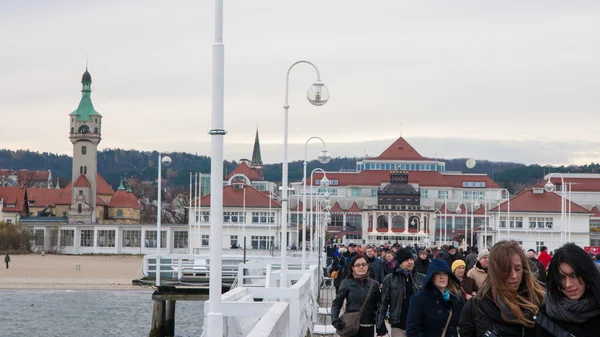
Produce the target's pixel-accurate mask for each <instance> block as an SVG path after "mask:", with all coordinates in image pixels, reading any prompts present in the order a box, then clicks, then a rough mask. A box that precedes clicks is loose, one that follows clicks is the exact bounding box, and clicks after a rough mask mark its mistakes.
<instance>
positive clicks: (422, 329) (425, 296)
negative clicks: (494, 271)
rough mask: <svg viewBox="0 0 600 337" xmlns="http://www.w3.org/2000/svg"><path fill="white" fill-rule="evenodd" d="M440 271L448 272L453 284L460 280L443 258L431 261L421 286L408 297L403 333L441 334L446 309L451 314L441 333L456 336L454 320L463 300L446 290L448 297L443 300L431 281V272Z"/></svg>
mask: <svg viewBox="0 0 600 337" xmlns="http://www.w3.org/2000/svg"><path fill="white" fill-rule="evenodd" d="M440 272H445V273H446V274H448V278H449V279H452V280H453V281H454V282H455V284H456V285H459V284H460V281H459V280H458V278H457V277H456V276H455V275H454V274H453V273H452V271H451V270H450V268H449V267H448V264H447V263H446V262H444V261H443V260H434V261H432V262H431V265H430V266H429V269H428V271H427V275H426V276H425V280H424V282H425V286H424V287H423V290H422V291H420V292H419V293H417V294H414V295H413V296H412V297H411V298H410V307H409V309H408V317H407V319H406V321H407V326H406V335H407V336H411V337H439V336H441V334H442V332H443V331H444V327H445V326H446V322H447V321H448V316H449V315H450V312H452V317H450V323H449V324H448V328H447V330H446V335H445V337H457V336H458V332H457V326H458V321H459V319H460V313H461V311H462V309H463V307H464V305H465V302H464V299H463V297H462V296H461V295H460V294H459V296H457V295H455V294H452V293H451V294H450V300H449V301H445V300H444V297H443V295H442V293H441V292H440V291H439V289H437V288H436V286H435V285H434V284H433V276H434V275H435V274H437V273H440Z"/></svg>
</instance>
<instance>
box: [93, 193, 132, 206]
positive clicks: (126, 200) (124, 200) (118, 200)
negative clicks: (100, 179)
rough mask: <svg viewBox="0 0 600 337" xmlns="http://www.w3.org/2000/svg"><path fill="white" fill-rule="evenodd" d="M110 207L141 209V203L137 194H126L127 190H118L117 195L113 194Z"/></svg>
mask: <svg viewBox="0 0 600 337" xmlns="http://www.w3.org/2000/svg"><path fill="white" fill-rule="evenodd" d="M96 203H97V202H96ZM108 207H115V208H116V207H122V208H134V209H140V202H139V201H138V200H137V198H136V197H135V194H133V193H131V192H126V191H125V190H118V191H117V193H115V194H113V196H112V198H110V203H109V204H108Z"/></svg>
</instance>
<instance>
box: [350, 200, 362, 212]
mask: <svg viewBox="0 0 600 337" xmlns="http://www.w3.org/2000/svg"><path fill="white" fill-rule="evenodd" d="M360 212H362V210H361V209H360V207H358V204H357V203H356V201H355V202H354V203H353V204H352V206H350V208H349V209H348V213H360Z"/></svg>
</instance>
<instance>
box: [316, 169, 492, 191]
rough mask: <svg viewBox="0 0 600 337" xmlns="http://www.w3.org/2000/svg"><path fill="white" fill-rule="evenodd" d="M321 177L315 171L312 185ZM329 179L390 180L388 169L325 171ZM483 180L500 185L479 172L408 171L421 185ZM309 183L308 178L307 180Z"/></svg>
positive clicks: (359, 183) (364, 183) (375, 182)
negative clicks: (451, 173) (452, 173)
mask: <svg viewBox="0 0 600 337" xmlns="http://www.w3.org/2000/svg"><path fill="white" fill-rule="evenodd" d="M322 177H323V173H322V172H315V173H314V175H313V185H314V186H316V185H317V180H320V179H321V178H322ZM327 178H328V179H329V181H331V180H337V181H338V184H337V185H330V186H332V187H335V186H377V187H379V186H381V184H382V183H384V184H387V183H389V181H390V171H387V170H364V171H360V172H327ZM463 181H464V182H485V187H486V188H498V187H500V186H499V185H498V184H497V183H496V182H495V181H493V180H492V179H491V178H490V177H488V176H486V175H481V174H460V175H458V174H457V175H443V174H441V173H439V172H437V171H408V182H409V183H411V184H419V186H421V187H457V188H462V182H463ZM308 184H309V185H310V179H309V180H308Z"/></svg>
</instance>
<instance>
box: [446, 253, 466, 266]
mask: <svg viewBox="0 0 600 337" xmlns="http://www.w3.org/2000/svg"><path fill="white" fill-rule="evenodd" d="M456 260H463V261H464V260H465V259H464V258H463V257H462V256H460V255H459V254H458V253H456V254H454V255H452V254H450V253H448V256H446V257H445V258H444V261H446V263H448V267H452V264H453V263H454V261H456Z"/></svg>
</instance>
